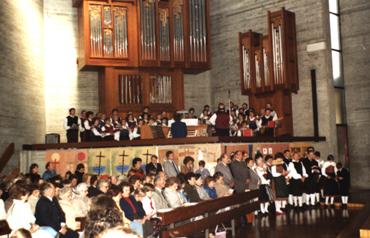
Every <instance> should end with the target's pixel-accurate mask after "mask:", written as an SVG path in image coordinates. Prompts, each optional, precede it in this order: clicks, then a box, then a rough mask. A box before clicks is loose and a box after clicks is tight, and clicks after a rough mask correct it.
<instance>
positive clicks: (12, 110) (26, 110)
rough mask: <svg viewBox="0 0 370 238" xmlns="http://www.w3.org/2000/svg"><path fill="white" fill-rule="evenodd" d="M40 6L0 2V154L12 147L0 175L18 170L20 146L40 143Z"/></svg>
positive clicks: (32, 1) (30, 1)
mask: <svg viewBox="0 0 370 238" xmlns="http://www.w3.org/2000/svg"><path fill="white" fill-rule="evenodd" d="M42 2H43V1H42V0H27V1H23V0H2V1H0V22H1V24H0V62H1V63H0V102H1V107H0V135H1V136H0V154H2V153H3V151H4V149H5V147H6V146H7V145H8V144H9V143H11V142H14V143H15V144H16V154H15V156H14V157H13V158H12V159H11V161H10V162H9V163H8V165H7V167H6V168H5V170H4V171H3V172H4V173H6V172H9V170H10V169H11V168H14V167H18V165H19V152H20V149H21V146H22V144H25V143H41V142H43V139H44V134H45V113H44V112H45V104H44V78H43V71H42V65H43V38H42V35H43V28H42V24H43V15H42V8H43V4H42Z"/></svg>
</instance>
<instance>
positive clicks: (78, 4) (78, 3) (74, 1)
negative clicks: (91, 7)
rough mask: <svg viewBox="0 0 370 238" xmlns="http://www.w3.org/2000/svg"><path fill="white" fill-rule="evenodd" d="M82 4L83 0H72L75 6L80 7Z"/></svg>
mask: <svg viewBox="0 0 370 238" xmlns="http://www.w3.org/2000/svg"><path fill="white" fill-rule="evenodd" d="M81 4H82V0H72V6H73V7H80V6H81Z"/></svg>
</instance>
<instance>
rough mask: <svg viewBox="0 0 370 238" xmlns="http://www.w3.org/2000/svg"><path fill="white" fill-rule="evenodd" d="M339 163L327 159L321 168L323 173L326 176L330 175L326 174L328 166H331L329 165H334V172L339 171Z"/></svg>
mask: <svg viewBox="0 0 370 238" xmlns="http://www.w3.org/2000/svg"><path fill="white" fill-rule="evenodd" d="M336 165H337V164H336V163H335V162H334V161H325V162H324V163H323V165H322V168H321V174H322V175H324V176H325V177H328V175H327V174H326V171H325V170H326V168H327V167H329V166H333V167H334V172H335V173H337V171H338V170H337V166H336Z"/></svg>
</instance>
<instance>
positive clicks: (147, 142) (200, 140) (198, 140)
mask: <svg viewBox="0 0 370 238" xmlns="http://www.w3.org/2000/svg"><path fill="white" fill-rule="evenodd" d="M315 139H316V138H315V137H312V136H301V137H297V136H295V137H216V136H209V137H192V138H175V139H174V138H172V139H140V140H132V141H101V142H81V143H60V144H25V145H23V150H49V149H69V148H76V149H86V148H107V147H128V146H153V145H184V144H206V143H291V142H312V141H315ZM318 139H319V141H325V140H326V138H325V137H319V138H318Z"/></svg>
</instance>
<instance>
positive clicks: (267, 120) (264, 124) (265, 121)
mask: <svg viewBox="0 0 370 238" xmlns="http://www.w3.org/2000/svg"><path fill="white" fill-rule="evenodd" d="M273 119H274V117H273V116H269V117H265V116H263V117H262V126H267V125H268V122H269V121H272V120H273Z"/></svg>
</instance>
